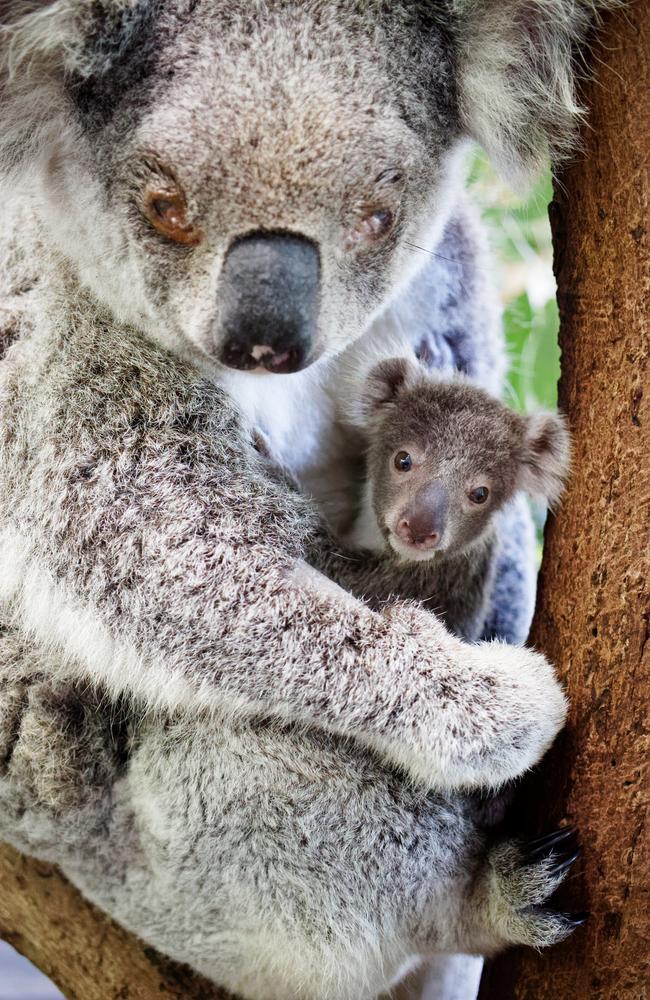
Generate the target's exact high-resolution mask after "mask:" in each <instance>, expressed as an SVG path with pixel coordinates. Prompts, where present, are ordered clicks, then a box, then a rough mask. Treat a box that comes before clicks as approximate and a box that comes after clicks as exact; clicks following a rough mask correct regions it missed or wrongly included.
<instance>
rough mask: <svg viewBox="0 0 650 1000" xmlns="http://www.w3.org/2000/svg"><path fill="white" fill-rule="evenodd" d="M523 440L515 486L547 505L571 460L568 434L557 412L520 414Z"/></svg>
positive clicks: (558, 489)
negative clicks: (517, 485)
mask: <svg viewBox="0 0 650 1000" xmlns="http://www.w3.org/2000/svg"><path fill="white" fill-rule="evenodd" d="M523 420H524V441H523V454H522V461H521V468H520V471H519V488H520V489H522V490H524V491H525V492H526V493H528V494H529V495H530V496H536V497H540V498H541V499H542V500H545V501H546V502H547V503H548V504H549V506H552V505H553V504H554V503H556V502H557V500H559V498H560V496H561V494H562V491H563V489H564V481H565V479H566V477H567V475H568V472H569V465H570V461H571V438H570V436H569V430H568V428H567V424H566V420H565V419H564V417H563V416H561V414H559V413H546V412H540V413H533V414H531V415H530V416H529V417H524V418H523Z"/></svg>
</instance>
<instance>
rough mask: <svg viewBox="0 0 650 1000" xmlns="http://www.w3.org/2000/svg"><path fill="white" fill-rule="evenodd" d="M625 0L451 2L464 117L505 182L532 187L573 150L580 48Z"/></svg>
mask: <svg viewBox="0 0 650 1000" xmlns="http://www.w3.org/2000/svg"><path fill="white" fill-rule="evenodd" d="M619 5H620V0H452V8H453V12H454V14H455V15H456V17H457V23H458V25H459V29H458V31H459V33H458V36H457V37H458V45H459V49H458V66H459V98H460V107H461V115H462V117H463V119H464V123H465V127H466V128H467V130H468V132H469V134H470V136H471V137H472V138H473V139H475V140H476V141H477V142H479V143H480V144H481V146H483V148H484V149H485V150H486V151H487V153H488V154H489V156H490V157H491V159H492V161H493V162H494V164H495V166H496V167H497V169H498V170H500V171H501V173H502V174H503V175H504V177H505V178H506V180H508V181H509V182H511V183H514V184H515V185H521V184H522V183H524V184H525V183H527V182H528V181H530V180H531V179H532V178H533V177H534V176H535V174H536V172H537V171H538V170H539V169H540V168H541V167H543V166H544V165H545V164H546V162H547V160H548V158H549V157H550V159H551V160H552V161H557V160H558V159H560V158H561V157H562V156H563V155H566V153H567V152H568V151H570V150H571V148H572V145H573V143H574V138H575V129H576V125H577V123H578V122H579V120H580V117H581V116H582V114H583V112H582V109H581V108H580V106H579V105H578V104H577V102H576V95H575V79H576V69H577V59H578V58H579V49H580V46H581V45H584V43H585V40H586V38H587V36H588V32H589V29H590V27H591V26H592V24H594V22H596V21H597V19H598V14H599V12H600V11H603V10H605V9H607V8H613V7H617V6H619Z"/></svg>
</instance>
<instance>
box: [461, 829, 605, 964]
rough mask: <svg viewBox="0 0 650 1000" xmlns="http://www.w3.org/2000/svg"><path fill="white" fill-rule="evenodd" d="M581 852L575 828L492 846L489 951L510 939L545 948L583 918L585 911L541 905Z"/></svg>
mask: <svg viewBox="0 0 650 1000" xmlns="http://www.w3.org/2000/svg"><path fill="white" fill-rule="evenodd" d="M579 855H580V851H579V849H578V847H577V843H576V835H575V830H574V829H573V828H572V827H566V828H564V829H562V830H557V831H555V832H554V833H551V834H548V835H547V836H545V837H540V838H539V839H538V840H533V841H530V842H529V843H521V842H520V841H516V840H508V841H504V842H501V843H499V844H496V845H495V846H494V847H493V848H492V850H491V851H490V854H489V857H488V863H487V868H486V874H485V879H484V883H483V887H482V890H481V891H482V893H483V907H482V908H481V909H482V912H483V914H484V916H485V920H486V924H487V927H486V932H485V941H484V944H485V950H486V951H496V950H498V949H500V948H502V947H504V946H506V945H509V944H527V945H531V946H532V947H534V948H545V947H547V946H548V945H551V944H556V943H557V942H558V941H562V940H563V939H564V938H566V937H568V936H569V934H571V933H572V931H574V930H575V928H576V927H579V926H580V925H581V924H584V923H585V921H586V920H587V917H588V914H586V913H559V912H556V911H554V910H550V909H546V908H545V907H543V906H542V904H543V903H544V902H545V901H546V900H547V899H548V897H549V896H550V895H551V894H552V893H553V892H554V891H555V890H556V889H557V887H558V886H559V885H560V883H561V882H562V881H563V880H564V879H565V878H566V876H567V874H568V872H569V870H570V868H571V866H572V865H573V864H574V862H575V861H576V860H577V858H578V857H579Z"/></svg>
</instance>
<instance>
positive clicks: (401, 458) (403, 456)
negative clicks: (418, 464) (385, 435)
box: [393, 451, 413, 472]
mask: <svg viewBox="0 0 650 1000" xmlns="http://www.w3.org/2000/svg"><path fill="white" fill-rule="evenodd" d="M393 464H394V466H395V468H396V469H397V471H398V472H408V471H409V469H410V468H411V466H412V465H413V459H412V458H411V456H410V455H409V453H408V451H398V452H397V454H396V455H395V458H394V460H393Z"/></svg>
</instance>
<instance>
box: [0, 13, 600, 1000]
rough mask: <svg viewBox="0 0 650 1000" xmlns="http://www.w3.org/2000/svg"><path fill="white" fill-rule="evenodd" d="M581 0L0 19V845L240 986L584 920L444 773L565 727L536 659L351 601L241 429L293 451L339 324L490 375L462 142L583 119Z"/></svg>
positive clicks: (319, 990) (513, 751)
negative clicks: (576, 72) (576, 85)
mask: <svg viewBox="0 0 650 1000" xmlns="http://www.w3.org/2000/svg"><path fill="white" fill-rule="evenodd" d="M592 8H593V4H592V3H587V2H585V3H582V2H580V0H571V2H570V3H569V2H568V0H534V2H532V3H531V2H530V0H509V2H508V3H507V4H505V5H504V4H503V2H502V0H498V2H497V0H489V2H488V3H478V2H474V0H449V2H443V3H440V4H439V3H435V4H431V5H429V4H420V3H417V4H412V5H404V4H399V5H392V4H385V3H383V2H377V3H374V2H372V3H369V4H349V3H347V2H345V3H344V2H338V0H309V2H307V3H291V2H290V3H285V2H275V0H266V2H264V0H260V2H259V3H258V2H256V3H254V4H251V3H249V2H248V0H246V2H244V0H242V2H235V3H233V2H232V0H227V2H226V0H223V2H221V0H219V2H216V3H215V2H213V0H210V2H208V0H204V2H199V3H195V2H186V0H169V2H154V0H100V2H98V3H93V4H88V3H86V2H85V0H55V2H54V3H45V2H43V3H39V2H34V3H30V4H29V5H27V6H25V5H24V4H23V3H22V2H13V0H9V3H8V4H5V5H4V7H3V26H2V28H1V29H0V30H1V31H2V46H1V48H0V125H1V128H0V184H1V185H2V190H3V203H2V206H3V208H2V211H3V220H2V225H1V226H0V234H1V236H0V239H1V241H2V243H1V251H0V254H1V258H2V275H1V277H0V293H1V295H2V301H1V303H0V306H1V308H2V314H1V315H2V324H3V331H2V338H1V342H2V345H3V348H5V349H6V350H5V353H4V357H3V359H2V361H1V362H0V607H1V614H2V622H3V627H2V631H1V632H0V642H1V644H2V653H1V658H0V667H1V669H2V677H3V689H2V694H1V695H0V729H1V736H2V739H3V742H4V752H3V753H2V755H1V757H2V774H0V796H1V798H2V809H0V831H1V834H2V836H3V837H6V839H7V840H10V841H11V842H13V843H15V844H16V845H17V846H19V847H20V848H21V849H23V850H25V851H28V852H29V853H32V854H34V855H36V856H39V857H44V858H47V859H49V860H52V861H55V862H57V863H58V864H60V865H61V867H62V869H63V871H64V872H65V873H66V874H67V875H68V877H69V878H71V879H72V881H73V882H75V884H76V885H78V886H79V887H80V888H81V889H82V891H83V892H85V893H86V894H87V895H88V896H89V897H90V898H92V899H94V900H95V901H96V902H97V903H98V904H99V905H100V906H102V907H104V908H105V909H106V910H107V911H108V912H109V913H111V914H112V915H113V916H115V917H116V919H118V920H120V921H121V922H123V923H124V924H125V925H126V926H128V927H129V928H131V929H132V930H134V931H135V932H137V933H138V934H139V935H140V936H141V937H142V938H143V939H144V940H146V941H148V942H150V943H152V944H154V945H156V946H157V947H159V948H161V949H162V950H163V951H165V952H167V953H169V954H171V955H173V956H174V957H176V958H178V959H181V960H183V961H187V962H189V963H190V964H191V965H193V966H194V967H195V968H198V969H200V970H202V971H204V972H206V973H207V974H208V975H209V976H211V977H212V978H213V979H214V980H215V981H217V982H219V983H221V984H223V985H225V986H227V987H229V988H231V989H233V990H235V991H239V992H240V994H241V995H242V996H243V997H246V998H250V1000H280V998H282V1000H287V998H289V997H294V998H296V1000H300V998H304V1000H307V998H309V1000H316V998H318V1000H347V998H349V1000H352V998H366V997H367V998H368V1000H369V998H371V997H372V996H374V995H375V994H376V993H377V992H378V991H379V990H380V989H382V988H384V987H385V986H386V985H387V984H388V982H389V981H390V978H391V976H392V974H393V972H394V970H395V969H396V968H397V967H398V965H399V964H400V963H401V961H402V959H403V958H404V957H405V956H406V955H408V954H412V953H420V954H423V955H432V954H434V953H436V952H445V951H448V950H456V949H458V950H468V949H469V950H478V951H490V950H494V949H498V948H499V947H502V946H504V945H505V944H506V943H508V942H514V941H522V942H523V941H525V942H528V943H533V944H536V945H540V944H545V943H551V942H552V941H553V940H557V939H559V938H560V937H562V936H563V935H565V934H566V933H567V931H568V930H570V928H571V926H572V923H571V921H570V920H569V919H568V918H567V917H565V916H562V915H558V914H554V913H552V912H550V911H547V910H546V909H543V908H540V907H541V904H542V902H543V900H544V899H545V898H546V896H547V894H548V893H549V891H550V890H552V888H553V887H554V886H555V885H556V884H557V883H558V882H559V880H560V879H561V878H562V876H563V874H564V870H565V868H564V867H563V865H562V863H560V861H559V859H558V858H557V857H556V856H555V855H554V853H553V852H554V845H553V843H551V844H549V843H548V842H544V843H543V844H542V845H536V846H535V847H533V848H532V849H531V852H529V854H528V855H525V854H523V853H522V849H521V846H519V845H516V844H513V843H506V844H501V845H499V847H498V848H494V849H492V848H491V847H490V846H489V844H488V843H487V841H486V839H485V836H484V834H483V833H482V832H481V828H480V824H479V823H477V822H476V820H475V819H474V818H473V815H474V814H473V812H472V804H471V799H470V797H469V796H467V794H466V791H467V790H468V789H470V788H473V789H479V790H485V789H490V788H492V787H495V786H498V785H500V784H501V783H503V782H505V781H507V780H509V779H511V778H513V777H515V776H517V775H519V774H521V773H522V772H523V771H525V770H526V769H527V768H528V767H530V766H532V765H533V764H534V763H535V762H536V761H537V760H538V759H539V757H540V756H541V754H542V753H543V752H544V750H545V748H546V747H547V746H548V745H549V743H550V742H551V740H552V739H553V737H554V735H555V734H556V732H557V731H558V729H559V728H560V726H561V725H562V722H563V719H564V711H565V706H564V698H563V695H562V692H561V690H560V687H559V685H558V683H557V680H556V678H555V676H554V673H553V670H552V668H551V667H550V665H549V664H548V663H547V661H546V660H545V659H544V658H543V657H540V656H539V655H537V654H535V653H533V652H531V651H528V650H525V649H516V648H510V647H507V646H505V645H503V644H500V643H495V642H492V643H484V644H481V645H477V646H469V645H467V644H465V643H463V642H462V641H460V640H459V639H458V638H457V637H454V636H452V635H451V634H449V633H448V632H447V630H446V629H445V628H444V627H443V626H442V625H441V624H440V622H438V621H437V620H436V619H435V617H434V616H433V615H430V614H428V613H427V611H426V610H424V609H423V608H418V607H414V606H413V605H412V604H410V603H408V604H403V603H400V602H399V601H395V602H391V603H390V604H388V605H386V606H385V607H383V608H382V610H381V612H379V611H376V610H374V609H373V608H372V607H371V606H370V605H369V604H368V603H366V602H365V601H363V600H362V599H360V597H359V596H355V595H360V594H362V587H365V586H366V583H367V580H365V579H364V580H361V581H359V587H357V586H356V585H355V581H354V580H353V579H352V577H351V568H350V560H349V559H346V558H344V554H342V553H341V551H340V546H339V545H338V543H337V541H336V539H335V538H333V537H332V535H331V533H330V532H329V531H328V529H327V526H326V525H325V524H324V523H323V521H322V519H321V518H319V516H318V514H317V511H316V510H315V508H314V505H313V503H311V502H309V500H308V498H306V497H304V496H301V495H300V493H299V492H298V491H297V490H296V489H295V488H294V487H293V486H292V484H291V483H290V482H289V481H288V480H287V478H286V477H284V476H282V475H281V474H279V473H274V472H273V471H272V470H271V469H270V468H269V463H268V462H265V461H264V460H263V458H262V457H261V456H260V455H259V454H258V453H257V452H256V451H255V449H254V448H253V447H252V446H251V444H250V425H251V420H252V419H254V420H257V419H258V418H259V416H260V414H261V415H262V417H264V418H265V419H264V420H262V423H263V424H264V423H265V422H266V425H265V426H264V427H263V429H264V430H265V432H266V433H268V434H269V437H270V439H271V441H272V444H273V446H277V445H278V444H279V446H280V448H281V450H283V451H284V454H285V455H288V456H289V457H291V456H292V452H293V457H294V458H296V456H297V458H296V460H297V461H298V463H299V466H300V468H301V469H302V470H307V472H309V469H310V466H311V464H312V463H313V462H314V456H313V454H312V452H313V449H314V447H315V445H314V442H317V441H319V440H320V434H321V428H322V426H323V421H324V422H325V423H326V422H327V419H329V417H328V414H327V412H325V416H324V417H322V418H321V417H320V416H318V414H317V413H314V412H312V410H311V407H310V405H309V404H310V389H309V387H310V385H311V381H310V380H311V379H312V378H313V377H316V376H315V372H316V371H317V369H315V368H313V366H315V365H320V364H321V363H322V364H323V365H326V364H327V363H328V360H329V359H332V358H334V357H335V356H336V354H337V352H339V351H340V350H341V349H342V348H343V347H345V346H346V345H348V344H349V343H351V342H352V341H353V340H354V339H355V338H356V337H360V336H361V335H363V336H364V337H371V338H373V339H375V338H377V339H379V338H381V337H383V336H387V335H388V334H390V333H394V332H395V330H398V331H399V330H400V329H401V328H402V327H408V328H409V329H411V330H412V332H413V349H414V350H415V351H416V353H417V354H418V355H419V356H420V357H422V358H426V359H427V361H428V362H429V363H430V364H431V365H432V366H435V367H445V368H447V370H449V369H452V368H458V369H460V370H463V371H465V372H466V373H467V374H468V375H469V376H471V377H476V378H477V379H478V380H490V379H493V378H494V376H492V375H490V374H489V372H490V369H491V368H493V369H495V370H496V371H497V372H499V371H502V370H503V366H504V361H503V347H502V343H501V340H500V334H499V332H498V323H497V320H498V314H497V311H496V309H495V308H494V307H493V304H494V296H493V293H492V292H491V291H490V290H489V271H488V267H487V265H486V264H485V258H484V257H483V256H482V248H481V247H482V245H481V241H480V239H478V240H477V239H476V238H475V235H474V234H475V229H473V225H472V223H471V221H468V213H467V211H466V209H465V206H464V200H463V197H462V195H461V194H460V193H459V192H460V189H461V187H462V170H461V168H460V166H459V163H460V157H461V155H462V150H463V147H464V145H465V144H466V142H467V141H468V140H469V139H471V138H475V139H478V140H479V141H483V142H484V144H485V145H486V146H487V148H488V151H489V152H490V153H491V155H492V157H493V159H494V160H495V161H496V162H498V164H499V165H500V166H501V167H502V168H503V169H504V171H506V172H508V173H509V174H510V175H511V176H514V175H517V176H519V175H522V174H524V173H527V172H530V170H531V169H532V168H534V166H535V165H536V164H537V163H538V162H541V161H542V160H543V159H544V157H545V156H546V155H547V153H548V152H549V151H553V150H554V149H555V148H557V146H558V144H560V145H561V144H563V143H564V142H565V141H567V140H568V136H569V133H570V131H571V124H572V122H573V120H574V118H575V115H576V108H575V107H574V105H573V103H572V60H571V47H572V45H573V44H574V43H579V42H580V41H581V40H582V39H583V37H584V34H585V31H586V29H587V26H588V23H589V20H590V14H591V12H592ZM485 40H487V44H483V42H484V41H485ZM479 43H480V44H479ZM215 54H217V57H215ZM513 68H514V71H513ZM420 248H424V250H422V249H420ZM486 312H487V313H489V314H490V317H491V322H490V324H487V328H488V329H489V335H488V336H487V337H486V336H485V335H484V333H483V332H482V331H484V330H485V329H486V324H485V321H484V320H485V315H486ZM414 318H415V320H416V321H415V322H413V319H414ZM303 369H304V370H303ZM312 369H313V370H312ZM285 379H286V381H284V380H285ZM248 380H250V381H248ZM274 380H279V381H274ZM291 380H294V381H291ZM483 384H485V381H484V382H483ZM281 385H282V386H283V387H285V388H286V391H287V392H288V394H289V395H290V399H289V400H288V401H287V404H286V406H283V407H282V409H281V411H279V408H278V405H277V396H278V392H279V387H280V386H281ZM253 386H254V388H253ZM497 388H498V386H497ZM301 408H302V410H303V411H304V419H301V420H295V419H294V418H293V417H292V414H295V413H300V411H301ZM280 416H281V417H282V419H280ZM305 427H306V428H307V429H308V430H309V433H308V434H304V435H303V434H302V431H303V430H304V429H305ZM289 464H290V463H289ZM511 516H512V517H513V518H514V521H513V523H516V524H517V526H518V527H517V531H515V530H513V531H512V532H510V533H509V535H508V541H511V540H513V539H516V544H514V545H513V547H512V548H510V549H508V548H507V546H506V545H504V547H503V551H502V553H501V555H500V557H499V567H498V570H497V573H496V579H495V584H494V591H495V594H497V595H501V594H502V593H505V592H510V591H512V590H513V589H514V591H515V593H516V594H517V599H516V601H515V602H514V603H515V604H517V605H518V606H519V607H522V606H524V607H525V609H526V611H525V613H524V614H519V616H518V621H517V626H516V627H517V630H518V631H519V632H521V631H522V627H523V626H522V623H525V622H526V621H527V618H528V616H529V612H530V607H531V592H532V568H531V567H532V563H531V562H530V561H529V560H528V559H527V555H526V553H527V548H526V546H527V545H528V543H529V535H526V532H527V531H528V532H529V531H530V524H529V522H527V521H526V519H525V517H522V516H520V515H519V514H517V512H515V513H514V514H511ZM519 528H521V532H520V531H519ZM522 538H523V541H522ZM337 581H341V582H342V583H344V586H341V585H340V584H339V583H338V582H337ZM513 581H514V582H513ZM500 587H502V588H503V591H501V590H500V589H499V588H500ZM512 603H513V602H511V604H512ZM506 605H507V601H503V600H501V597H500V596H498V597H497V598H495V599H494V600H493V602H492V606H491V608H490V612H489V614H488V618H487V621H486V623H485V627H484V634H485V636H486V637H489V636H492V635H494V634H500V635H506V634H507V632H508V628H509V627H510V626H508V625H506V624H504V621H505V619H504V616H503V615H504V612H503V609H504V607H505V606H506ZM53 733H54V734H56V737H57V738H56V740H54V741H52V740H51V739H50V738H49V737H48V734H53ZM52 754H54V759H53V758H52ZM274 762H275V763H274ZM277 762H280V765H279V766H277V767H276V766H275V764H276V763H277ZM59 765H60V766H59ZM251 789H253V790H254V794H250V795H249V793H250V790H251ZM246 802H249V803H250V807H249V806H245V803H246ZM332 867H334V872H335V877H334V878H332ZM278 942H281V946H278Z"/></svg>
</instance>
